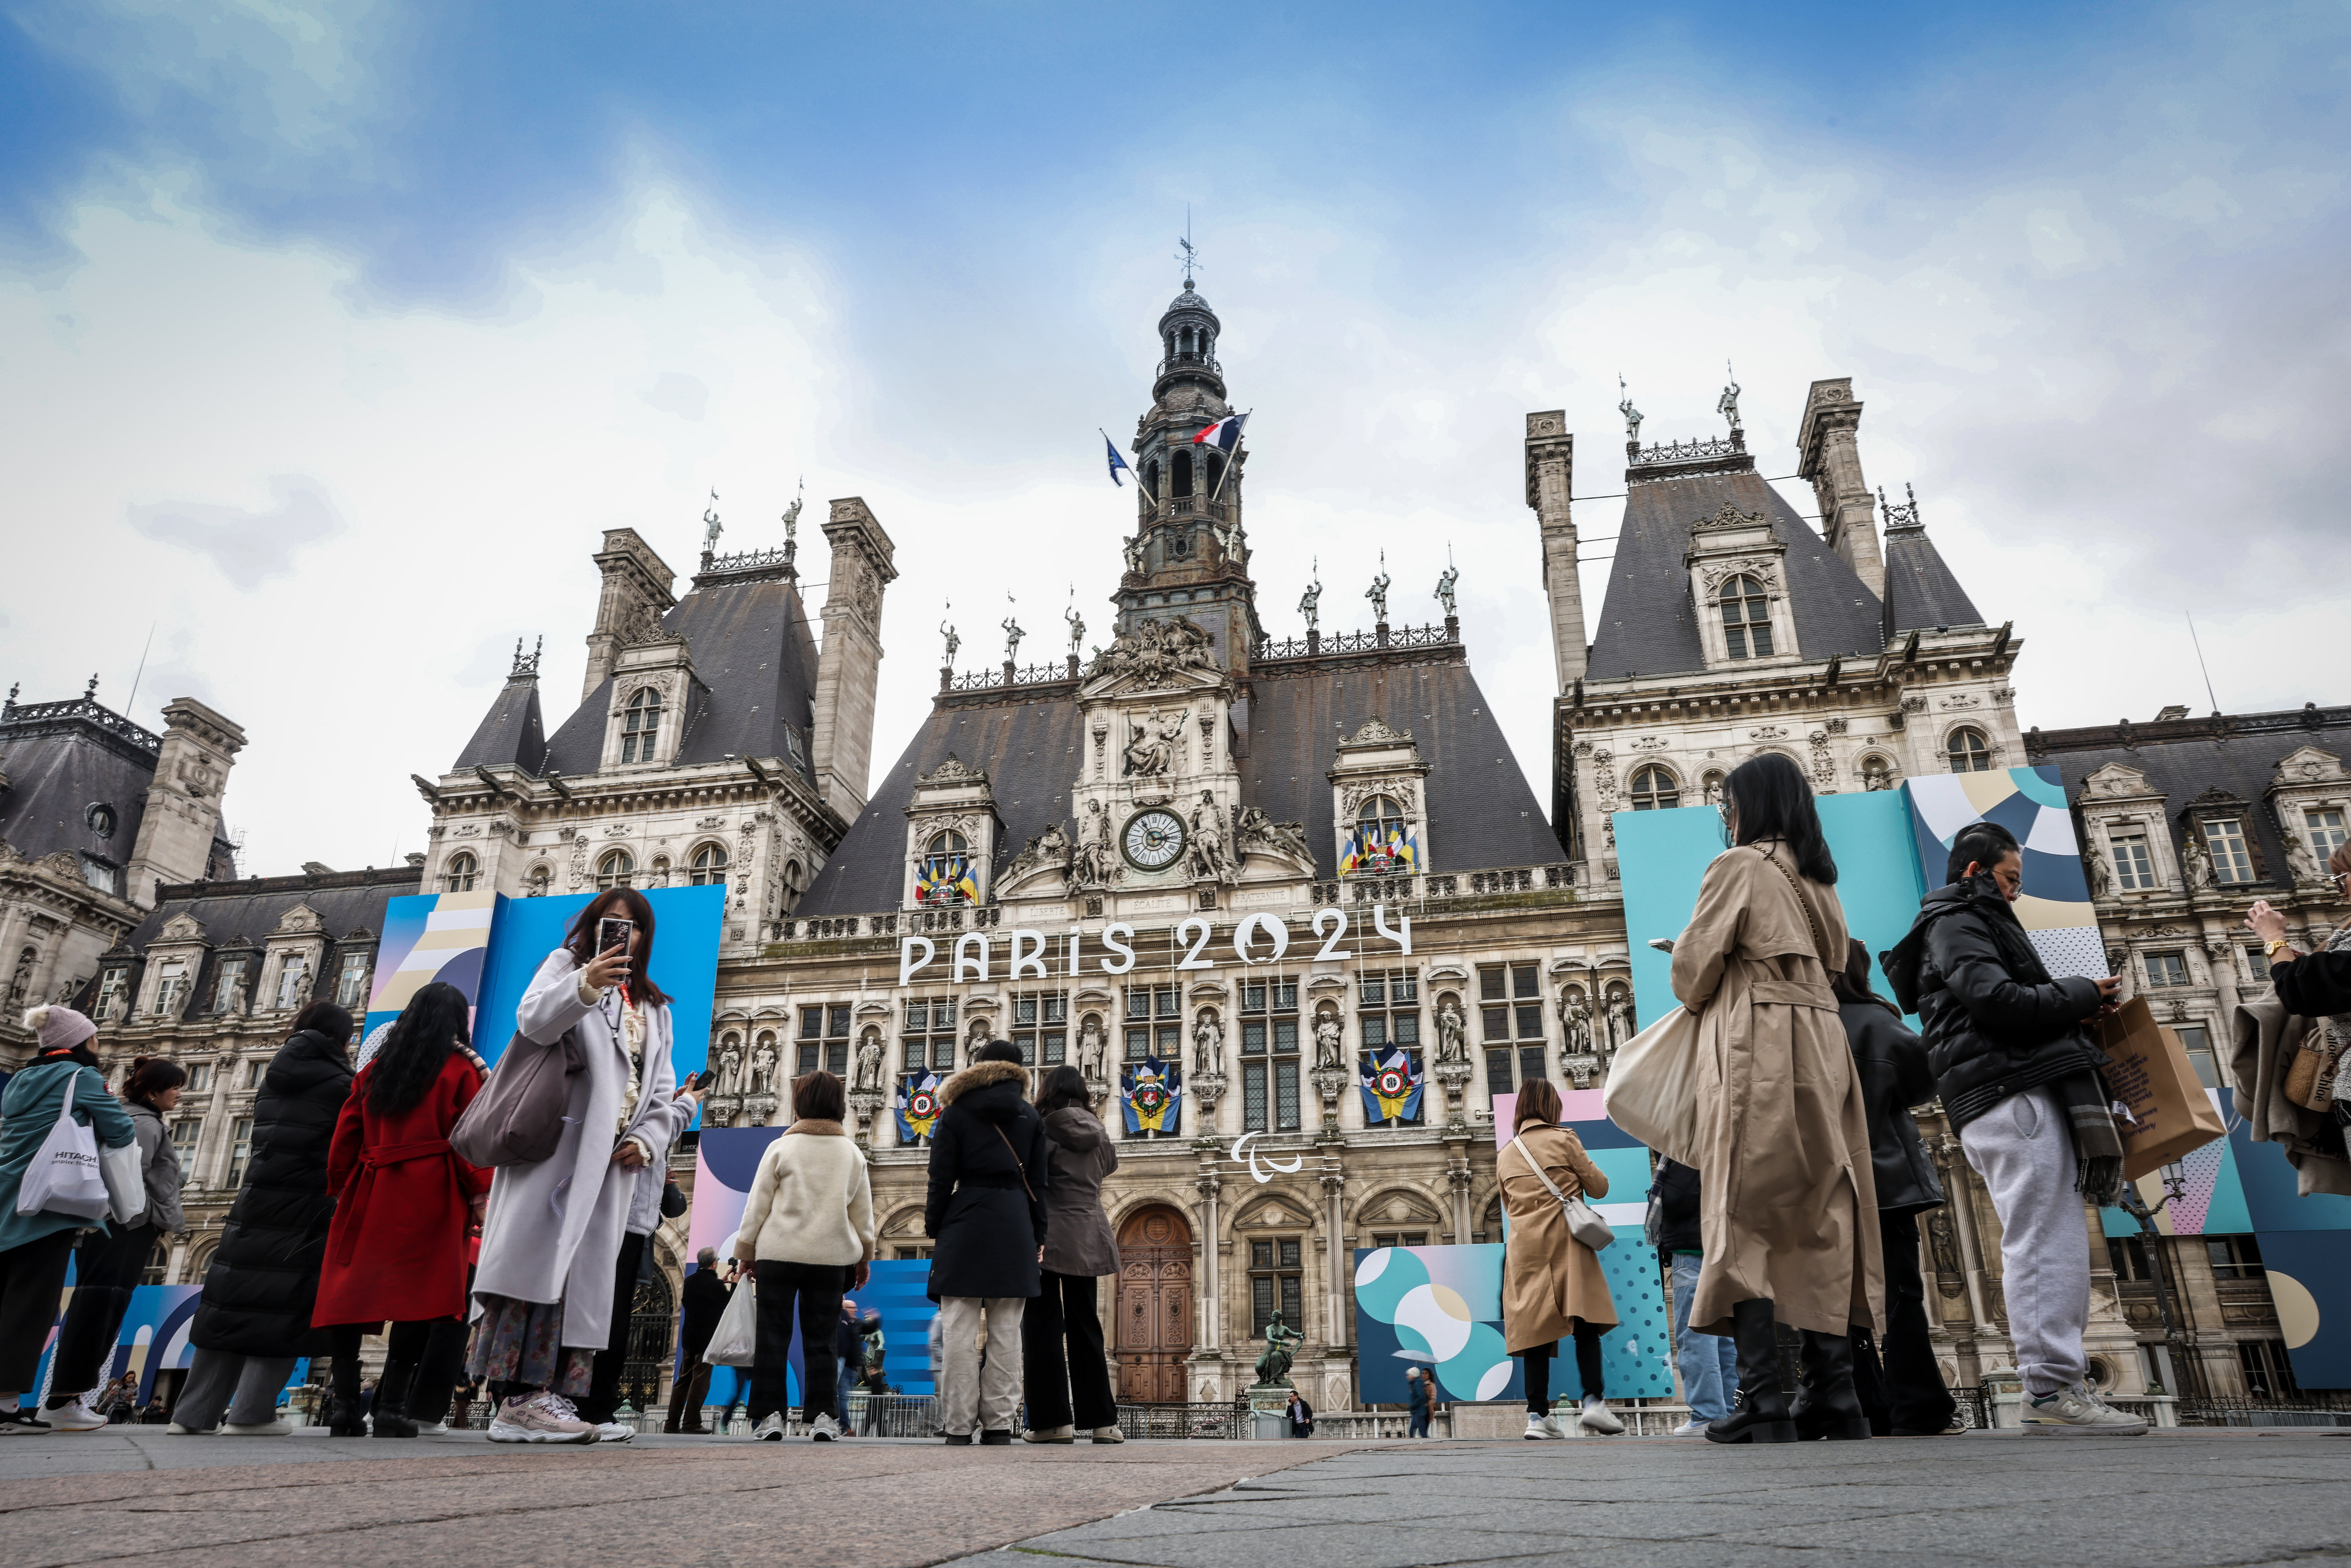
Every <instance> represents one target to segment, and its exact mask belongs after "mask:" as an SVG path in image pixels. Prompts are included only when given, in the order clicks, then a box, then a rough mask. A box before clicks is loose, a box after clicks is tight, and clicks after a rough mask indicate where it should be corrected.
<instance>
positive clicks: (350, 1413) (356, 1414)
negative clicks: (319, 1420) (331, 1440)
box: [327, 1355, 367, 1437]
mask: <svg viewBox="0 0 2351 1568" xmlns="http://www.w3.org/2000/svg"><path fill="white" fill-rule="evenodd" d="M327 1434H328V1436H329V1437H366V1436H367V1419H366V1417H365V1416H363V1415H361V1414H360V1358H359V1357H358V1356H356V1355H339V1356H337V1357H335V1385H334V1390H333V1392H332V1393H331V1394H330V1395H329V1397H328V1400H327Z"/></svg>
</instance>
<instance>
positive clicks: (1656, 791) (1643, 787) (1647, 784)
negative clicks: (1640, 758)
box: [1633, 763, 1682, 811]
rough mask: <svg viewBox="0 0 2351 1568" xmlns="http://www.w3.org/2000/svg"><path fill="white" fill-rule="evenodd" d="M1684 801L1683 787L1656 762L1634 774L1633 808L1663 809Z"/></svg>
mask: <svg viewBox="0 0 2351 1568" xmlns="http://www.w3.org/2000/svg"><path fill="white" fill-rule="evenodd" d="M1681 803H1682V787H1681V786H1680V785H1679V784H1678V783H1677V782H1675V780H1674V776H1673V775H1672V774H1671V773H1668V772H1667V771H1666V770H1665V769H1664V768H1660V767H1658V766H1656V764H1655V763H1652V764H1650V765H1649V766H1648V767H1646V768H1642V769H1640V771H1638V772H1636V773H1635V774H1634V775H1633V810H1635V811H1663V810H1670V809H1671V808H1673V807H1676V806H1678V805H1680V804H1681Z"/></svg>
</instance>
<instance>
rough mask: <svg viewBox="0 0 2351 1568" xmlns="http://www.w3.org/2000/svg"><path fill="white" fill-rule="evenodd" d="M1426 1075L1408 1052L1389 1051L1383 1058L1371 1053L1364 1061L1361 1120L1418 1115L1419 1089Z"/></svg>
mask: <svg viewBox="0 0 2351 1568" xmlns="http://www.w3.org/2000/svg"><path fill="white" fill-rule="evenodd" d="M1425 1080H1426V1074H1425V1073H1423V1072H1422V1071H1421V1070H1420V1068H1419V1066H1418V1065H1417V1064H1416V1063H1415V1062H1414V1061H1413V1060H1412V1057H1411V1055H1410V1054H1409V1053H1408V1052H1405V1051H1390V1052H1389V1053H1388V1055H1387V1057H1386V1059H1385V1060H1384V1061H1383V1060H1382V1059H1381V1058H1380V1056H1379V1055H1378V1053H1377V1052H1373V1053H1372V1054H1371V1055H1370V1056H1369V1057H1368V1058H1367V1059H1366V1061H1364V1081H1363V1082H1362V1084H1361V1085H1360V1087H1361V1088H1362V1090H1363V1092H1364V1120H1365V1121H1370V1122H1408V1121H1411V1120H1412V1119H1413V1118H1414V1117H1416V1116H1417V1115H1419V1114H1420V1091H1421V1085H1422V1083H1423V1082H1424V1081H1425Z"/></svg>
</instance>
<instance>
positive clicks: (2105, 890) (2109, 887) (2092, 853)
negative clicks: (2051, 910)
mask: <svg viewBox="0 0 2351 1568" xmlns="http://www.w3.org/2000/svg"><path fill="white" fill-rule="evenodd" d="M2292 862H2293V857H2292V856H2291V855H2289V856H2287V863H2289V864H2291V863H2292ZM2082 868H2083V869H2084V870H2085V871H2086V872H2088V873H2090V896H2091V897H2092V898H2104V897H2105V896H2106V895H2107V894H2110V893H2112V892H2114V890H2115V873H2113V872H2112V871H2109V870H2108V869H2107V868H2106V857H2105V855H2102V854H2100V853H2099V852H2098V846H2097V845H2095V844H2087V845H2085V846H2084V847H2083V850H2082Z"/></svg>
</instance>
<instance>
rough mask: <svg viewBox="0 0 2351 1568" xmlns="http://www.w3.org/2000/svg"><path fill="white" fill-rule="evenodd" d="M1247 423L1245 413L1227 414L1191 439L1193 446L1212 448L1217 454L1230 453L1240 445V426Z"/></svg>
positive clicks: (1247, 419)
mask: <svg viewBox="0 0 2351 1568" xmlns="http://www.w3.org/2000/svg"><path fill="white" fill-rule="evenodd" d="M1247 423H1249V415H1248V414H1245V413H1228V414H1227V415H1226V416H1225V417H1224V418H1222V419H1220V420H1218V421H1217V423H1214V424H1212V425H1210V426H1208V428H1207V429H1206V430H1204V431H1202V432H1200V434H1197V435H1196V436H1194V437H1192V444H1193V445H1195V446H1213V447H1215V448H1216V449H1217V451H1219V452H1230V451H1231V450H1232V449H1233V448H1234V447H1236V446H1238V445H1239V444H1241V426H1243V425H1245V424H1247Z"/></svg>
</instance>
